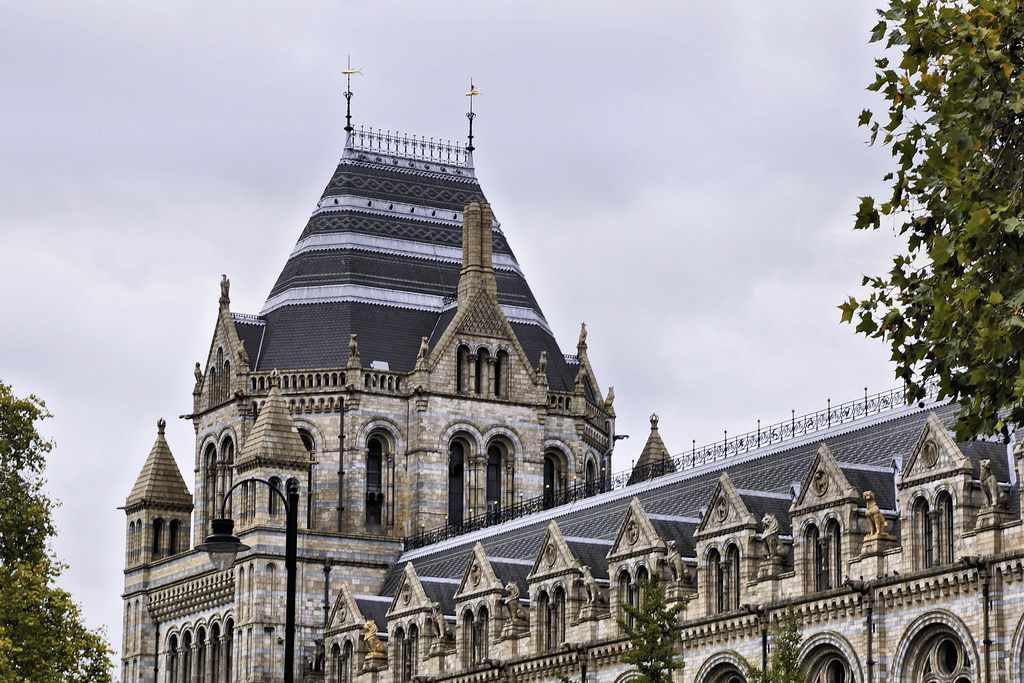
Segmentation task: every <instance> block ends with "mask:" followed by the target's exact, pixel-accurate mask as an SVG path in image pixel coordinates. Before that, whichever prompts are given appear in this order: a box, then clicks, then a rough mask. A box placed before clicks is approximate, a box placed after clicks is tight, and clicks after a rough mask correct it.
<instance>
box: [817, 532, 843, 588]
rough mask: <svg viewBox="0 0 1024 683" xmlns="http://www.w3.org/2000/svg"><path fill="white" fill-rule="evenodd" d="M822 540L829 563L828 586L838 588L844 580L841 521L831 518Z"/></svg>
mask: <svg viewBox="0 0 1024 683" xmlns="http://www.w3.org/2000/svg"><path fill="white" fill-rule="evenodd" d="M822 542H823V544H824V548H825V551H826V552H825V559H826V562H827V564H828V574H827V577H826V578H827V579H828V588H838V587H839V585H840V584H841V583H842V582H843V532H842V530H841V529H840V528H839V522H837V521H836V520H834V519H831V520H829V521H828V522H827V523H826V524H825V536H824V538H822Z"/></svg>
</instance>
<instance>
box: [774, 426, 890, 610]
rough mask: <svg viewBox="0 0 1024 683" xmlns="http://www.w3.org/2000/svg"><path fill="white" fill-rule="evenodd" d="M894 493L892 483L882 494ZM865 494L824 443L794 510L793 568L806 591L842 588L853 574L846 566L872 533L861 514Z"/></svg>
mask: <svg viewBox="0 0 1024 683" xmlns="http://www.w3.org/2000/svg"><path fill="white" fill-rule="evenodd" d="M891 489H892V484H891V478H890V479H889V483H888V484H887V485H886V490H885V491H882V492H883V493H886V492H888V491H891ZM861 494H862V492H861V491H859V490H857V488H856V487H854V486H853V485H852V484H851V483H850V481H849V479H848V478H847V476H846V473H845V472H844V471H843V468H842V467H840V465H839V463H837V462H836V459H835V457H834V456H833V455H832V451H830V450H829V448H828V446H826V445H825V444H820V445H819V446H818V451H817V453H816V454H815V455H814V459H813V460H812V461H811V464H810V467H808V469H807V473H806V475H805V476H804V481H803V485H802V486H801V487H800V492H799V494H797V496H796V499H795V500H794V501H793V504H792V506H791V507H790V515H791V517H792V520H793V568H794V570H795V571H796V578H797V581H798V584H799V585H800V586H801V587H802V589H803V591H804V592H807V593H812V592H815V591H822V590H829V589H834V588H838V587H839V586H840V585H842V582H843V580H844V579H845V578H846V576H847V575H848V574H849V572H848V570H847V566H848V564H849V562H850V560H851V559H852V558H853V557H854V556H855V555H857V554H858V553H859V551H860V545H861V540H862V539H863V537H864V535H865V534H866V533H867V532H868V530H869V529H867V528H866V526H867V522H866V521H864V520H863V518H862V515H861V514H860V512H859V509H860V506H861Z"/></svg>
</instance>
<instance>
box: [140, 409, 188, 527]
mask: <svg viewBox="0 0 1024 683" xmlns="http://www.w3.org/2000/svg"><path fill="white" fill-rule="evenodd" d="M166 426H167V423H166V422H165V421H164V419H163V418H160V419H159V420H158V421H157V423H156V443H154V444H153V449H152V450H151V451H150V452H149V457H148V458H146V463H145V464H144V465H143V466H142V471H141V472H139V478H138V479H136V480H135V486H133V487H132V492H131V493H129V494H128V499H127V500H126V501H125V507H126V508H129V507H134V506H136V505H146V506H148V507H160V508H166V507H170V508H182V507H184V508H187V509H188V510H191V509H192V494H191V493H189V490H188V487H187V486H186V485H185V480H184V479H182V477H181V471H180V470H179V469H178V463H176V462H175V461H174V456H173V455H172V454H171V449H170V447H169V446H168V445H167V439H165V438H164V427H166Z"/></svg>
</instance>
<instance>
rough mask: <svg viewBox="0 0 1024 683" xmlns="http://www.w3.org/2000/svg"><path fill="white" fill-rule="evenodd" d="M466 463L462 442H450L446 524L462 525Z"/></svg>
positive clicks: (464, 448) (464, 447)
mask: <svg viewBox="0 0 1024 683" xmlns="http://www.w3.org/2000/svg"><path fill="white" fill-rule="evenodd" d="M465 461H466V446H465V444H463V442H462V441H459V440H455V441H452V443H451V445H450V446H449V451H448V524H450V525H452V526H459V525H461V524H462V506H463V483H462V482H463V469H464V463H465Z"/></svg>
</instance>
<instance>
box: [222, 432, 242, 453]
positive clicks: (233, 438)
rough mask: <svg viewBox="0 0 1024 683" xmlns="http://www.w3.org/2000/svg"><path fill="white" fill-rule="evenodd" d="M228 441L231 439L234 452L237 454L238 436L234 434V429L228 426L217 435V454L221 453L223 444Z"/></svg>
mask: <svg viewBox="0 0 1024 683" xmlns="http://www.w3.org/2000/svg"><path fill="white" fill-rule="evenodd" d="M228 439H231V442H232V443H233V444H234V445H235V452H236V453H237V452H238V435H236V434H235V430H234V428H232V427H230V426H229V427H225V428H224V429H222V430H221V431H220V434H218V435H217V451H218V454H220V453H221V452H223V450H224V446H225V443H226V442H227V440H228Z"/></svg>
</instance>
